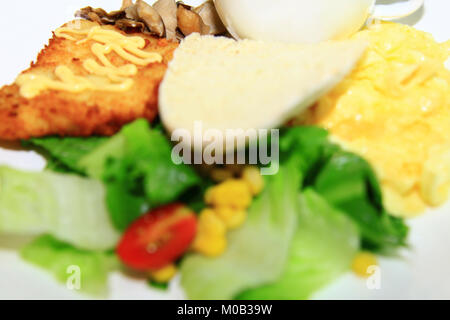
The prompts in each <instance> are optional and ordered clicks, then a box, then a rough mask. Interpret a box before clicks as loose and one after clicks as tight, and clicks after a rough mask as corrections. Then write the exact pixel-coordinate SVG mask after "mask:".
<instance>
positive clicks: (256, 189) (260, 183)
mask: <svg viewBox="0 0 450 320" xmlns="http://www.w3.org/2000/svg"><path fill="white" fill-rule="evenodd" d="M242 179H244V181H245V182H247V184H248V185H249V187H250V191H251V192H252V194H253V195H257V194H259V193H260V192H261V191H262V190H263V189H264V179H263V177H262V176H261V172H260V170H259V169H258V168H257V167H252V166H248V167H245V169H244V172H243V173H242Z"/></svg>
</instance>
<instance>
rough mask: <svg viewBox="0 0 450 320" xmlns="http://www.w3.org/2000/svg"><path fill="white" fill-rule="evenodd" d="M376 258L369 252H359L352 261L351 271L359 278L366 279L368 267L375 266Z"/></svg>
mask: <svg viewBox="0 0 450 320" xmlns="http://www.w3.org/2000/svg"><path fill="white" fill-rule="evenodd" d="M377 265H378V261H377V257H376V256H375V255H374V254H372V253H370V252H360V253H358V254H357V255H356V257H355V258H354V259H353V263H352V270H353V272H354V273H355V274H356V275H358V276H360V277H365V278H366V277H368V276H370V273H369V272H368V269H369V267H371V266H377Z"/></svg>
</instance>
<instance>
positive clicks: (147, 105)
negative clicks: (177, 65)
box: [0, 22, 178, 140]
mask: <svg viewBox="0 0 450 320" xmlns="http://www.w3.org/2000/svg"><path fill="white" fill-rule="evenodd" d="M83 23H88V22H83ZM89 23H90V22H89ZM138 35H139V36H141V37H143V38H144V39H146V43H147V46H146V48H145V50H147V51H152V52H158V53H160V54H161V55H162V56H163V58H164V61H163V62H162V63H153V64H150V65H148V66H146V67H139V71H138V74H137V76H136V77H135V83H134V85H133V87H132V88H131V89H130V90H128V91H126V92H104V91H85V92H82V93H70V92H64V91H54V90H49V91H45V92H43V93H41V94H40V95H38V96H36V97H34V98H32V99H25V98H23V97H22V96H21V95H20V92H19V87H18V86H17V85H16V84H12V85H7V86H4V87H3V88H2V89H1V90H0V140H19V139H29V138H31V137H42V136H48V135H58V136H90V135H106V136H109V135H113V134H114V133H116V132H117V131H118V130H119V129H120V128H121V127H122V126H123V125H124V124H127V123H129V122H131V121H133V120H135V119H137V118H146V119H148V120H149V121H152V120H153V119H154V118H155V117H156V115H157V113H158V87H159V84H160V82H161V81H162V79H163V77H164V73H165V71H166V69H167V63H168V62H169V61H170V60H171V59H172V55H173V52H174V50H175V49H176V47H177V46H178V44H177V43H175V42H170V41H167V40H165V39H158V38H154V37H152V36H148V35H144V34H138ZM92 44H93V41H87V42H84V43H82V44H77V43H76V42H75V41H70V40H66V39H63V38H58V37H56V36H55V35H54V36H53V38H52V39H50V42H49V44H48V45H47V46H46V47H45V48H44V49H43V50H42V51H41V52H40V53H39V55H38V58H37V61H36V62H35V63H32V64H31V66H30V68H29V69H28V70H26V71H24V73H27V72H36V71H37V72H46V73H47V72H48V73H49V74H50V73H52V72H54V70H55V68H56V67H57V66H58V65H67V66H69V67H70V68H71V69H72V70H73V71H74V72H75V73H76V74H79V75H86V74H87V72H86V71H85V70H84V68H83V66H82V64H83V61H84V60H85V59H86V58H95V56H94V55H93V54H92V52H91V49H90V48H91V46H92ZM108 57H109V58H110V60H111V61H112V63H113V64H114V65H116V66H121V65H124V64H126V63H127V62H126V61H125V60H123V59H122V58H121V57H120V56H118V55H117V54H116V53H114V52H113V53H111V54H109V55H108Z"/></svg>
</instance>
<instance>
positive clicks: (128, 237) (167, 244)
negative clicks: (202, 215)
mask: <svg viewBox="0 0 450 320" xmlns="http://www.w3.org/2000/svg"><path fill="white" fill-rule="evenodd" d="M196 232H197V218H196V216H195V214H194V213H193V212H192V211H191V210H190V209H188V208H187V207H185V206H184V205H182V204H171V205H168V206H164V207H160V208H158V209H155V210H153V211H151V212H149V213H147V214H145V215H144V216H142V217H141V218H139V219H138V220H136V221H135V222H133V224H131V226H130V227H129V228H128V229H127V231H126V232H125V234H124V235H123V237H122V240H121V241H120V243H119V246H118V248H117V254H118V255H119V258H120V259H121V260H122V262H123V263H124V264H125V265H127V266H128V267H130V268H133V269H136V270H140V271H152V270H158V269H161V268H163V267H165V266H167V265H168V264H170V263H172V262H174V261H175V260H176V259H178V258H179V257H180V256H181V255H183V253H185V252H186V251H187V250H188V249H189V247H190V245H191V243H192V241H193V240H194V237H195V234H196Z"/></svg>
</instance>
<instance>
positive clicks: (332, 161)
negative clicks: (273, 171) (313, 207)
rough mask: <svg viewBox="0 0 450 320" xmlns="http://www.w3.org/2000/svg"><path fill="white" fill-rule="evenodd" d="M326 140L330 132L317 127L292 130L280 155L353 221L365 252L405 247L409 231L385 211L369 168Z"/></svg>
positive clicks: (281, 141) (373, 175)
mask: <svg viewBox="0 0 450 320" xmlns="http://www.w3.org/2000/svg"><path fill="white" fill-rule="evenodd" d="M327 137H328V133H327V131H325V130H323V129H320V128H316V127H295V128H289V129H287V130H286V131H285V132H284V134H283V135H282V138H281V140H280V152H281V156H282V158H284V159H285V160H286V159H291V161H294V162H296V163H297V166H298V168H299V169H300V170H303V172H304V175H305V180H304V187H308V186H310V187H312V188H313V189H314V190H316V191H317V192H318V193H319V194H321V195H322V196H323V197H324V198H325V199H326V200H327V201H329V202H330V203H331V204H332V205H334V206H335V207H336V208H338V209H341V210H342V212H344V213H345V214H347V215H348V216H349V217H351V218H352V219H353V220H354V222H355V223H356V224H357V226H358V229H359V232H360V234H361V237H362V243H363V248H364V249H368V250H372V251H377V252H383V253H390V252H392V251H393V250H394V249H395V248H398V247H399V246H405V244H406V236H407V234H408V228H407V227H406V225H405V224H404V222H403V220H401V219H399V218H395V217H393V216H392V215H390V214H389V213H387V212H386V210H384V208H383V203H382V198H381V191H380V186H379V184H378V182H377V179H376V177H375V174H374V172H373V170H372V168H371V167H370V165H369V164H368V163H367V162H366V161H365V160H364V159H362V158H361V157H359V156H357V155H355V154H353V153H350V152H345V151H343V150H342V149H341V148H339V147H338V146H337V145H335V144H333V143H331V142H329V140H328V138H327Z"/></svg>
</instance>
